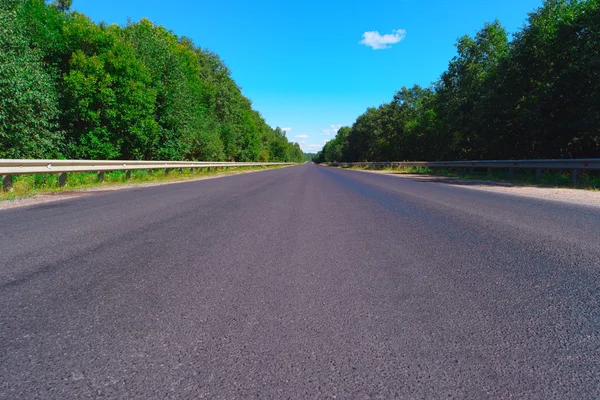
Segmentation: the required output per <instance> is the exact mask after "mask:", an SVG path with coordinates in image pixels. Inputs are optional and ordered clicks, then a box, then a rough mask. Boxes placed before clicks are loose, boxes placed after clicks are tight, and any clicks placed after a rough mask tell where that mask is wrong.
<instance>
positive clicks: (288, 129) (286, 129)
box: [281, 128, 292, 132]
mask: <svg viewBox="0 0 600 400" xmlns="http://www.w3.org/2000/svg"><path fill="white" fill-rule="evenodd" d="M281 130H282V131H285V132H290V131H291V130H292V128H281Z"/></svg>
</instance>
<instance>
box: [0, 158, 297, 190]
mask: <svg viewBox="0 0 600 400" xmlns="http://www.w3.org/2000/svg"><path fill="white" fill-rule="evenodd" d="M292 164H295V163H285V162H264V163H260V162H258V163H256V162H221V161H133V160H24V159H18V160H7V159H0V175H1V176H2V187H3V189H4V190H10V189H11V188H12V183H13V176H14V175H26V174H58V183H59V185H60V186H64V185H66V184H67V173H69V172H97V173H98V180H99V181H104V172H106V171H126V178H127V179H129V178H130V176H131V171H133V170H148V172H149V173H152V171H153V170H157V169H163V170H164V171H165V174H168V173H169V171H171V170H173V169H177V170H179V171H180V172H181V171H182V170H183V169H184V168H189V169H190V170H194V169H200V170H201V169H203V168H205V169H207V170H208V171H210V170H211V169H213V168H216V169H219V168H221V169H224V168H234V167H252V166H256V167H260V166H271V165H292Z"/></svg>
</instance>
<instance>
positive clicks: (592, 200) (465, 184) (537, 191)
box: [353, 170, 600, 207]
mask: <svg viewBox="0 0 600 400" xmlns="http://www.w3.org/2000/svg"><path fill="white" fill-rule="evenodd" d="M353 171H359V172H366V173H371V174H380V175H389V176H394V177H397V178H401V179H410V180H412V181H415V182H423V183H436V184H444V185H453V186H457V187H462V188H465V189H472V190H482V191H486V192H494V193H503V194H509V195H513V196H521V197H529V198H535V199H544V200H554V201H560V202H566V203H571V204H573V203H574V204H580V205H589V206H596V207H600V191H598V190H583V189H569V188H559V187H541V186H526V185H516V184H513V183H507V182H490V181H482V180H472V179H461V178H456V177H448V176H435V175H422V174H407V173H399V172H395V171H377V170H353Z"/></svg>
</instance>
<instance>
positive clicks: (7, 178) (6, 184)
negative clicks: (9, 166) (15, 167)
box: [2, 175, 13, 192]
mask: <svg viewBox="0 0 600 400" xmlns="http://www.w3.org/2000/svg"><path fill="white" fill-rule="evenodd" d="M12 185H13V179H12V175H2V188H3V189H4V190H6V191H7V192H10V191H12Z"/></svg>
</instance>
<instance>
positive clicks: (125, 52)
mask: <svg viewBox="0 0 600 400" xmlns="http://www.w3.org/2000/svg"><path fill="white" fill-rule="evenodd" d="M70 5H71V1H69V0H57V1H54V2H52V3H50V4H47V3H46V1H44V0H4V1H3V2H2V3H0V46H1V50H2V51H1V53H0V157H25V158H30V157H36V158H47V157H67V158H88V159H117V158H123V159H149V160H150V159H170V160H186V159H189V160H207V161H208V160H230V161H298V162H302V161H303V159H304V156H303V154H302V151H301V150H300V148H299V146H298V145H297V144H296V143H290V142H289V141H288V140H287V138H286V137H285V135H283V136H282V135H281V134H280V133H278V132H277V131H276V130H274V129H272V128H271V127H270V126H268V125H267V124H266V122H265V121H264V119H263V118H262V117H261V116H260V114H259V113H258V112H256V111H255V110H253V109H252V104H251V102H250V100H248V99H247V98H246V97H245V96H244V95H243V94H242V92H241V89H240V88H239V86H238V85H237V84H236V83H235V81H234V80H233V79H232V78H231V76H230V71H229V69H228V68H227V67H226V66H225V64H224V63H223V62H222V61H221V59H220V58H219V56H218V55H216V54H215V53H213V52H210V51H206V50H203V49H201V48H199V47H196V46H195V45H194V44H193V43H192V41H191V40H189V39H187V38H185V37H178V36H177V35H175V34H174V33H173V32H171V31H168V30H167V29H165V28H164V27H162V26H158V25H154V24H153V23H152V22H150V21H148V20H147V19H142V20H141V21H139V22H137V23H131V22H130V23H128V24H127V25H126V26H125V27H119V26H117V25H110V26H107V25H105V24H95V23H94V22H92V21H91V20H90V19H88V18H87V17H86V16H84V15H82V14H80V13H76V12H72V13H71V12H68V11H69V8H70Z"/></svg>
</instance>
